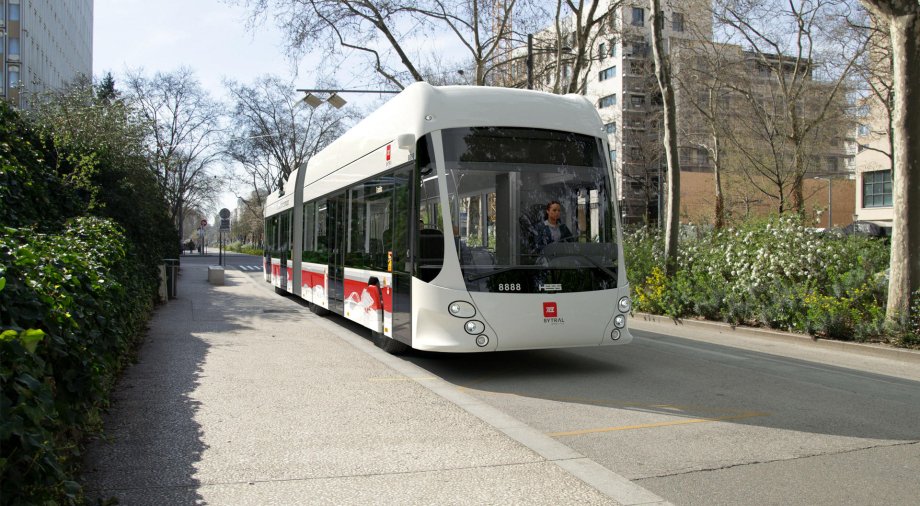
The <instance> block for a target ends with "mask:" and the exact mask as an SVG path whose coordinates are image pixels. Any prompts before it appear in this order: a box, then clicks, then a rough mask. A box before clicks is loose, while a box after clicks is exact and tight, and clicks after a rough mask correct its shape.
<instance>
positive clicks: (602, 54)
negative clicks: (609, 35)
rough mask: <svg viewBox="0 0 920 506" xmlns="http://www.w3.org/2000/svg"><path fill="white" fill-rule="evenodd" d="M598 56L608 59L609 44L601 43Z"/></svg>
mask: <svg viewBox="0 0 920 506" xmlns="http://www.w3.org/2000/svg"><path fill="white" fill-rule="evenodd" d="M597 55H598V56H600V57H601V58H606V57H607V43H606V42H601V44H600V45H599V46H598V47H597Z"/></svg>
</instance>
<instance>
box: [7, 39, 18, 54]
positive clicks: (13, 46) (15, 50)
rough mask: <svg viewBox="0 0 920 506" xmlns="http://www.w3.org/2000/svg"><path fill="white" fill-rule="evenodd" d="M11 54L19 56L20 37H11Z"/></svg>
mask: <svg viewBox="0 0 920 506" xmlns="http://www.w3.org/2000/svg"><path fill="white" fill-rule="evenodd" d="M9 45H10V56H19V37H10V39H9Z"/></svg>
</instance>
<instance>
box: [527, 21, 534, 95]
mask: <svg viewBox="0 0 920 506" xmlns="http://www.w3.org/2000/svg"><path fill="white" fill-rule="evenodd" d="M527 89H528V90H532V89H533V34H532V33H528V34H527Z"/></svg>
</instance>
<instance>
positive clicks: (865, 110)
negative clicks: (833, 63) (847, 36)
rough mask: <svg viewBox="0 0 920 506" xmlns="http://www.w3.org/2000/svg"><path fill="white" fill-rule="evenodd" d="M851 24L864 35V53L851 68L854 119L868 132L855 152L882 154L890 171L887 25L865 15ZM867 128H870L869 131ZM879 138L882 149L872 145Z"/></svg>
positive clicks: (891, 94)
mask: <svg viewBox="0 0 920 506" xmlns="http://www.w3.org/2000/svg"><path fill="white" fill-rule="evenodd" d="M851 25H852V28H853V29H854V30H862V31H865V32H866V33H867V34H868V39H867V43H866V51H865V53H864V54H863V56H862V58H860V59H859V60H858V61H857V63H856V65H854V68H853V70H854V71H855V72H856V73H857V74H858V75H859V81H860V82H861V84H862V86H859V87H858V92H857V99H856V104H857V106H858V107H857V109H856V114H855V116H856V119H857V121H860V122H863V123H864V126H865V127H867V129H869V132H867V133H868V137H869V139H870V142H868V143H864V144H861V145H860V146H859V149H860V151H862V150H871V151H875V152H877V153H880V154H882V155H883V156H884V157H885V158H886V159H887V160H888V166H889V168H891V169H894V156H893V153H894V150H893V146H892V136H891V121H892V118H893V116H894V114H893V113H894V111H893V108H894V87H893V85H894V83H893V82H892V80H891V76H892V73H893V72H892V68H891V67H892V55H891V44H890V42H891V37H890V35H889V28H888V24H887V23H885V22H884V21H883V20H881V19H879V18H878V16H875V15H873V14H872V13H869V12H867V13H866V16H865V17H864V18H860V17H854V19H853V20H852V21H851ZM877 120H880V121H877ZM866 123H868V124H866ZM869 125H871V126H872V127H874V128H871V129H870V128H869ZM882 139H885V141H884V142H886V144H887V146H885V147H884V148H883V147H881V146H880V144H881V142H874V141H876V140H878V141H881V140H882Z"/></svg>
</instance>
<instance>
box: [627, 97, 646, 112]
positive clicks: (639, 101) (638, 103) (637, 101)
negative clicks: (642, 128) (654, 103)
mask: <svg viewBox="0 0 920 506" xmlns="http://www.w3.org/2000/svg"><path fill="white" fill-rule="evenodd" d="M629 103H630V105H631V106H632V108H633V109H642V108H643V107H645V95H630V97H629Z"/></svg>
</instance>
